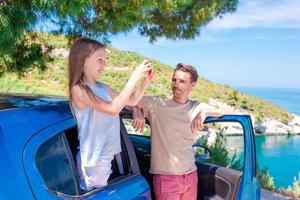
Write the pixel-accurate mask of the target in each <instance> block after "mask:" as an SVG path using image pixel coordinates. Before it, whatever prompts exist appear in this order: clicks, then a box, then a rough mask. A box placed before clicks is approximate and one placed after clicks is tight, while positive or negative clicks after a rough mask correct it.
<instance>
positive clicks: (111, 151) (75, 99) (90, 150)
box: [68, 38, 153, 190]
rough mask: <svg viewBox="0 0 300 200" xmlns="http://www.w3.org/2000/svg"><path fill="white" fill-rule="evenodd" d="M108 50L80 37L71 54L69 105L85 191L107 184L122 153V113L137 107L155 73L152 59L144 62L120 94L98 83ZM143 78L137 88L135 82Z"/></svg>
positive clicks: (78, 165) (78, 167)
mask: <svg viewBox="0 0 300 200" xmlns="http://www.w3.org/2000/svg"><path fill="white" fill-rule="evenodd" d="M105 59H106V51H105V47H104V45H103V44H101V43H100V42H98V41H95V40H91V39H87V38H80V39H77V40H76V41H75V42H74V43H73V45H72V46H71V49H70V54H69V66H68V71H69V95H70V96H69V98H70V107H71V110H72V112H73V113H74V116H75V118H76V120H77V125H78V139H79V152H78V154H77V170H78V173H79V176H80V186H81V188H82V189H84V190H91V189H93V188H100V187H103V186H105V185H107V180H108V177H109V175H110V174H111V161H112V159H113V157H114V155H115V154H118V153H120V152H121V144H120V121H119V115H118V114H119V112H120V111H121V109H122V108H123V107H124V106H125V105H130V106H135V105H136V104H137V103H138V102H139V100H140V99H141V97H142V95H143V94H144V91H145V89H146V87H147V86H148V84H149V83H150V82H151V78H152V76H153V69H152V67H151V64H150V62H148V61H146V60H145V61H144V62H142V63H141V64H140V65H139V66H138V67H137V68H136V69H135V70H134V71H133V73H132V75H131V76H130V78H129V80H128V82H127V83H126V84H125V86H124V88H123V90H122V91H121V92H120V93H118V92H116V91H114V90H113V89H111V88H110V87H109V86H107V85H105V84H103V83H101V82H96V79H97V78H99V76H101V74H102V73H103V70H104V68H105ZM140 79H143V81H142V83H141V86H140V87H139V88H138V90H136V91H134V88H135V84H136V83H137V82H138V81H139V80H140Z"/></svg>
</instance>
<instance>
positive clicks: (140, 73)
mask: <svg viewBox="0 0 300 200" xmlns="http://www.w3.org/2000/svg"><path fill="white" fill-rule="evenodd" d="M151 69H152V68H151V63H150V61H149V60H144V61H143V62H142V63H141V64H140V65H139V66H137V67H136V68H135V70H134V72H133V74H132V76H136V77H137V78H138V79H141V78H143V77H145V76H147V74H149V73H150V71H151Z"/></svg>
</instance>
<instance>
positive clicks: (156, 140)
mask: <svg viewBox="0 0 300 200" xmlns="http://www.w3.org/2000/svg"><path fill="white" fill-rule="evenodd" d="M197 79H198V74H197V71H196V70H195V68H194V67H192V66H191V65H187V64H182V63H180V64H178V65H177V67H176V69H175V70H174V74H173V78H172V92H173V96H172V97H151V96H145V97H143V98H142V100H141V101H140V103H139V104H138V107H139V108H141V109H142V110H143V114H144V116H145V117H146V118H147V119H148V120H149V123H150V126H151V147H152V148H151V164H150V173H152V174H153V185H154V192H155V196H156V199H157V200H179V199H180V200H193V199H197V190H198V189H197V184H198V176H197V167H196V165H195V158H194V151H193V148H192V145H193V142H194V138H195V137H194V134H193V133H194V132H196V131H198V130H201V129H202V128H203V122H204V120H205V118H206V117H207V116H214V117H220V116H221V114H219V113H217V112H212V111H209V110H206V109H203V108H201V107H202V105H201V104H200V103H199V102H198V101H195V100H190V99H189V95H190V93H191V91H192V89H193V88H194V87H195V85H196V82H197ZM137 112H138V111H135V115H137V114H136V113H137ZM140 126H141V125H140Z"/></svg>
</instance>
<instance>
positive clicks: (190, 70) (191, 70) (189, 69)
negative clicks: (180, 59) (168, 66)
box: [174, 63, 198, 82]
mask: <svg viewBox="0 0 300 200" xmlns="http://www.w3.org/2000/svg"><path fill="white" fill-rule="evenodd" d="M178 70H179V71H183V72H188V73H190V74H191V81H192V82H197V80H198V73H197V70H196V69H195V68H194V67H193V66H192V65H189V64H183V63H178V64H177V66H176V68H175V70H174V72H175V71H178Z"/></svg>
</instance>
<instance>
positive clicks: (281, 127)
mask: <svg viewBox="0 0 300 200" xmlns="http://www.w3.org/2000/svg"><path fill="white" fill-rule="evenodd" d="M203 104H204V106H205V107H207V108H212V109H213V108H216V109H221V110H226V111H227V112H229V113H230V112H232V113H237V114H246V115H250V116H251V120H252V125H253V128H254V132H255V133H256V134H263V135H288V134H292V135H299V134H300V116H298V115H295V114H291V115H292V116H293V119H292V120H291V121H289V122H288V123H287V124H284V123H282V122H280V121H278V120H275V119H271V118H264V119H262V120H256V119H255V116H254V115H252V114H251V113H249V112H247V111H246V110H242V109H236V108H234V107H232V106H230V105H228V104H226V103H223V102H220V101H217V100H215V99H212V98H210V99H209V101H208V103H207V104H205V103H203ZM219 128H220V129H226V131H223V132H224V133H226V134H227V135H238V134H242V133H243V130H242V127H241V126H239V125H235V124H234V125H233V124H232V123H222V125H221V127H219ZM210 131H211V130H210Z"/></svg>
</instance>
